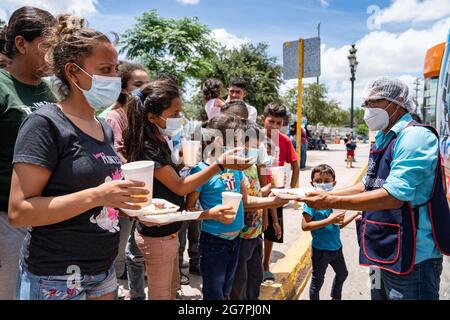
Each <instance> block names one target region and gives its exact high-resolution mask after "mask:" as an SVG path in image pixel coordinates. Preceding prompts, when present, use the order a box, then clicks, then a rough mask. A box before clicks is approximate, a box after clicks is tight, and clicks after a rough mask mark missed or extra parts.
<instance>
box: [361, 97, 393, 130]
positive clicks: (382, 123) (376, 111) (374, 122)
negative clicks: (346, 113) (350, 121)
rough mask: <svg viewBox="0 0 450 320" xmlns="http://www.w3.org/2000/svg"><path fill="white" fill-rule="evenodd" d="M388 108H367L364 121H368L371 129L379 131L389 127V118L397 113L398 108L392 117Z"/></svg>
mask: <svg viewBox="0 0 450 320" xmlns="http://www.w3.org/2000/svg"><path fill="white" fill-rule="evenodd" d="M391 104H392V102H391V103H389V105H388V106H387V107H386V109H387V108H389V106H390V105H391ZM386 109H381V108H366V110H365V111H364V121H365V122H366V124H367V126H368V127H369V130H370V131H379V130H384V129H386V128H387V126H388V125H389V120H391V118H392V117H393V116H394V115H395V113H397V110H396V111H395V112H394V114H392V116H391V117H389V114H388V113H387V111H386Z"/></svg>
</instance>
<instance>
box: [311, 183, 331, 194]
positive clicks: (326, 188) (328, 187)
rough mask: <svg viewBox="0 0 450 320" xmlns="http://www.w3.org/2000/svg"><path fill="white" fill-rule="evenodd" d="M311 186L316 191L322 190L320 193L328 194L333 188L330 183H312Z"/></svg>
mask: <svg viewBox="0 0 450 320" xmlns="http://www.w3.org/2000/svg"><path fill="white" fill-rule="evenodd" d="M313 185H314V187H315V188H316V189H317V190H322V191H326V192H330V191H331V190H333V188H334V186H333V183H332V182H330V183H313Z"/></svg>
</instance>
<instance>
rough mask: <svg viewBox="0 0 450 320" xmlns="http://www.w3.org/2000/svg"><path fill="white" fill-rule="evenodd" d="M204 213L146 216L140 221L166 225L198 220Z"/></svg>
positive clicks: (186, 212)
mask: <svg viewBox="0 0 450 320" xmlns="http://www.w3.org/2000/svg"><path fill="white" fill-rule="evenodd" d="M202 212H203V211H181V212H175V213H166V214H161V215H144V216H139V217H138V219H139V220H140V221H142V222H149V223H158V224H166V223H171V222H177V221H187V220H197V219H198V218H199V217H200V215H201V214H202Z"/></svg>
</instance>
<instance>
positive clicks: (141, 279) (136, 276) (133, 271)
mask: <svg viewBox="0 0 450 320" xmlns="http://www.w3.org/2000/svg"><path fill="white" fill-rule="evenodd" d="M135 230H136V222H135V223H133V226H132V228H131V233H130V236H129V238H128V243H127V246H126V248H125V255H126V264H127V272H128V288H130V299H131V300H145V263H144V255H143V254H142V252H141V250H139V248H138V246H137V244H136V240H135V238H134V233H135Z"/></svg>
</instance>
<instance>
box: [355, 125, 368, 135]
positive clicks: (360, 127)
mask: <svg viewBox="0 0 450 320" xmlns="http://www.w3.org/2000/svg"><path fill="white" fill-rule="evenodd" d="M356 133H357V134H362V135H366V136H368V135H369V128H368V127H367V124H365V123H361V124H360V125H358V127H357V128H356Z"/></svg>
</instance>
